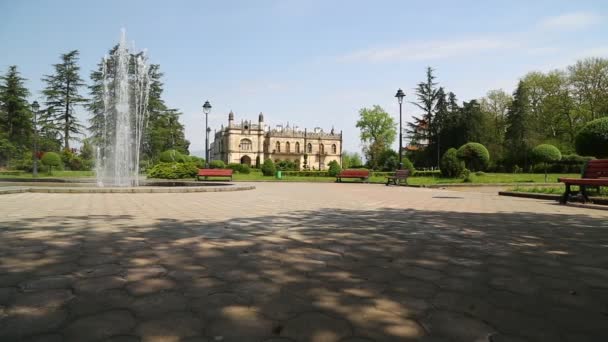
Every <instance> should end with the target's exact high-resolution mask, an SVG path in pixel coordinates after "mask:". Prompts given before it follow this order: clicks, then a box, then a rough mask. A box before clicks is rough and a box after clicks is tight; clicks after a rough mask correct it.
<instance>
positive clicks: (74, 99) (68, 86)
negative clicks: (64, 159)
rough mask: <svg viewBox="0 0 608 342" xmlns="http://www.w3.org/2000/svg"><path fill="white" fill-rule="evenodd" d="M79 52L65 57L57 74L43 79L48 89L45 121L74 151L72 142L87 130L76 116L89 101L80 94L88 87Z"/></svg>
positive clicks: (64, 146)
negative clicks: (79, 60) (50, 124)
mask: <svg viewBox="0 0 608 342" xmlns="http://www.w3.org/2000/svg"><path fill="white" fill-rule="evenodd" d="M78 54H79V53H78V50H73V51H70V52H68V53H66V54H63V55H61V63H59V64H54V65H53V67H54V68H55V73H54V74H53V75H45V77H44V78H43V79H42V80H43V81H44V82H46V84H47V85H46V88H45V89H44V90H43V91H42V93H43V94H44V95H45V97H46V105H47V106H48V110H47V116H46V117H45V118H44V119H46V120H47V121H49V122H52V123H54V124H55V126H56V127H57V128H58V130H59V133H60V134H61V135H62V137H63V148H64V149H66V150H68V149H69V148H70V139H71V138H72V137H73V135H78V134H81V133H82V130H83V126H82V125H80V124H79V123H78V119H77V118H76V115H75V113H74V108H75V107H76V106H77V105H84V104H85V103H86V102H87V100H86V99H85V98H84V97H82V96H81V95H80V94H79V93H78V92H79V89H80V88H82V87H83V86H85V84H84V81H83V80H82V79H81V78H80V75H79V71H80V67H79V66H78Z"/></svg>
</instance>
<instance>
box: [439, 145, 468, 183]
mask: <svg viewBox="0 0 608 342" xmlns="http://www.w3.org/2000/svg"><path fill="white" fill-rule="evenodd" d="M440 168H441V175H442V176H443V177H447V178H456V177H459V176H460V174H462V171H463V170H464V165H463V163H462V160H460V159H458V151H457V150H456V149H455V148H450V149H449V150H447V151H445V153H444V154H443V156H442V157H441V165H440Z"/></svg>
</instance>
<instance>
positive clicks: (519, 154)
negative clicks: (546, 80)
mask: <svg viewBox="0 0 608 342" xmlns="http://www.w3.org/2000/svg"><path fill="white" fill-rule="evenodd" d="M529 117H530V102H529V96H528V89H526V87H525V84H524V82H523V81H520V82H519V84H518V86H517V89H516V90H515V92H514V93H513V102H512V103H511V106H509V110H508V112H507V117H506V123H507V131H506V133H505V150H506V151H507V154H508V156H509V160H510V163H511V164H512V166H514V165H520V166H521V165H523V166H524V169H527V165H528V150H529V147H528V146H529V145H528V144H529V142H528V139H529V135H530V134H529V129H528V127H527V126H526V123H527V122H528V120H529Z"/></svg>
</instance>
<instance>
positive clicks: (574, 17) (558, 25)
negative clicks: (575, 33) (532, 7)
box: [538, 12, 603, 30]
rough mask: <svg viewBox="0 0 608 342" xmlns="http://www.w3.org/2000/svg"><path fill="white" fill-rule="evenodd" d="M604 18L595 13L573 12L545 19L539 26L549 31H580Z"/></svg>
mask: <svg viewBox="0 0 608 342" xmlns="http://www.w3.org/2000/svg"><path fill="white" fill-rule="evenodd" d="M602 19H603V18H602V16H601V15H599V14H597V13H593V12H572V13H566V14H562V15H558V16H555V17H548V18H545V19H543V20H542V21H541V22H540V23H539V24H538V26H539V27H540V28H541V29H547V30H580V29H584V28H587V27H590V26H593V25H596V24H598V23H600V22H601V21H602Z"/></svg>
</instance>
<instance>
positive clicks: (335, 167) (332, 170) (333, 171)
mask: <svg viewBox="0 0 608 342" xmlns="http://www.w3.org/2000/svg"><path fill="white" fill-rule="evenodd" d="M327 165H328V166H329V170H328V171H327V173H328V174H329V176H330V177H336V176H337V175H338V174H339V173H340V171H342V168H341V167H340V164H338V162H337V161H335V160H332V161H330V162H329V164H327Z"/></svg>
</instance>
